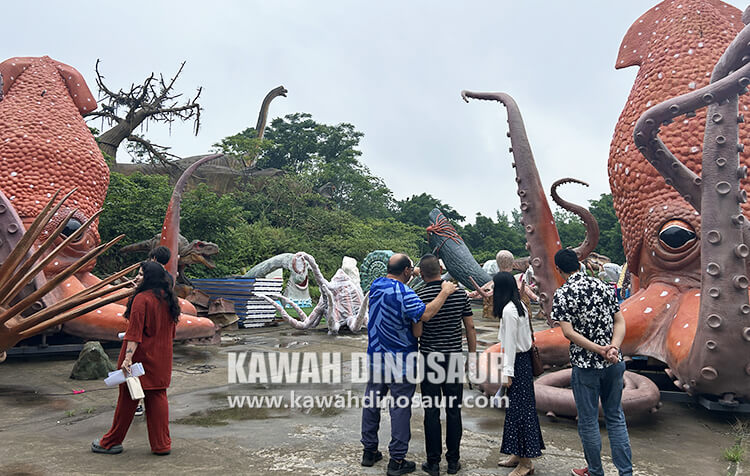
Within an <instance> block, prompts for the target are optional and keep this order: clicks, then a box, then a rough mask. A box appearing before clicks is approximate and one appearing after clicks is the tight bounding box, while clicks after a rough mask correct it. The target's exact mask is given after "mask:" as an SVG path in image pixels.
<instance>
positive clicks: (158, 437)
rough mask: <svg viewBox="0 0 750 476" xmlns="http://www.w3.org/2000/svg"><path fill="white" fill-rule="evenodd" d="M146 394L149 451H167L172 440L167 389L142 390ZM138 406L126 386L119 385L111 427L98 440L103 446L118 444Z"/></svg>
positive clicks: (123, 436) (109, 446) (125, 433)
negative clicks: (118, 394)
mask: <svg viewBox="0 0 750 476" xmlns="http://www.w3.org/2000/svg"><path fill="white" fill-rule="evenodd" d="M143 393H144V394H145V395H146V398H145V399H144V400H145V403H146V425H147V427H148V441H149V443H150V444H151V451H154V452H157V453H163V452H165V451H169V450H170V449H171V447H172V440H171V439H170V438H169V403H168V402H167V390H166V389H160V390H144V391H143ZM137 406H138V400H133V399H131V398H130V392H128V386H127V385H125V384H122V385H120V396H119V398H118V399H117V409H116V410H115V418H114V421H113V422H112V428H111V429H110V430H109V431H108V432H107V434H106V435H104V436H103V437H102V438H101V440H100V441H99V445H100V446H101V447H103V448H111V447H112V446H114V445H119V444H121V443H122V441H123V440H124V439H125V435H127V434H128V430H129V429H130V424H131V423H132V422H133V416H135V407H137Z"/></svg>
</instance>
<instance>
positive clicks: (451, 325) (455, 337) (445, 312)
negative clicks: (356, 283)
mask: <svg viewBox="0 0 750 476" xmlns="http://www.w3.org/2000/svg"><path fill="white" fill-rule="evenodd" d="M419 267H420V270H421V274H422V279H423V280H424V281H425V283H426V284H425V286H424V287H423V288H422V289H421V290H420V291H419V292H417V295H418V296H419V298H420V299H421V300H422V301H423V302H424V303H425V304H428V303H430V302H431V301H432V300H433V299H435V298H436V297H437V296H438V294H440V289H441V285H442V282H443V281H442V279H441V278H440V261H439V260H438V258H437V257H436V256H435V255H431V254H427V255H424V256H423V257H422V259H421V261H420V263H419ZM462 325H463V327H465V328H466V340H467V342H468V346H469V352H472V353H473V352H476V349H477V335H476V331H475V330H474V319H473V317H472V312H471V306H470V305H469V297H468V296H467V295H466V292H465V291H464V290H462V289H459V290H456V292H454V293H453V294H451V295H450V296H448V299H446V301H445V304H443V307H441V308H440V310H439V311H438V313H437V314H435V316H434V317H433V318H432V319H430V320H429V321H427V322H422V321H420V322H419V323H418V324H416V325H415V326H414V328H413V330H414V335H415V336H416V337H419V351H420V352H421V353H422V355H423V357H424V359H425V363H426V365H425V367H426V369H425V378H424V380H423V381H422V382H421V383H420V389H421V392H422V400H423V404H424V405H423V406H424V434H425V447H426V452H427V462H425V463H423V464H422V469H423V470H424V471H425V472H426V473H428V474H430V475H431V476H438V475H439V474H440V456H441V454H442V446H443V444H442V442H441V441H440V440H441V438H440V437H441V433H442V429H441V427H440V407H441V406H444V407H445V426H446V431H445V444H446V447H447V451H446V452H445V459H446V460H447V462H448V474H456V473H457V472H458V470H459V469H460V468H461V464H460V463H459V461H458V460H459V457H460V454H459V446H460V445H461V433H462V430H463V428H462V425H461V402H462V400H463V389H464V383H463V372H458V373H456V372H455V370H456V369H455V367H456V365H455V364H456V363H460V367H459V368H460V370H463V345H462V340H463V335H462V334H463V333H462V329H461V326H462ZM451 363H453V365H451ZM436 366H439V367H442V369H443V371H444V372H445V373H444V375H439V374H438V373H436V372H434V371H433V370H434V369H435V368H436ZM451 368H452V369H453V370H454V371H453V372H451Z"/></svg>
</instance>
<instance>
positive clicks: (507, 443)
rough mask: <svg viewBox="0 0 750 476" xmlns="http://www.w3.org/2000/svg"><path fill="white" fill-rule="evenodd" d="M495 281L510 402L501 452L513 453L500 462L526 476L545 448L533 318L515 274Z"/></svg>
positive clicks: (513, 475)
mask: <svg viewBox="0 0 750 476" xmlns="http://www.w3.org/2000/svg"><path fill="white" fill-rule="evenodd" d="M493 282H494V288H495V289H494V296H493V300H494V302H493V304H494V306H493V309H494V314H495V316H496V317H499V318H500V333H499V334H498V339H499V340H500V342H501V343H502V348H503V366H502V378H501V382H502V385H503V387H506V388H507V397H508V401H509V403H508V409H507V410H506V412H505V423H504V426H503V442H502V445H501V447H500V452H501V453H503V454H507V455H510V456H509V457H508V458H507V459H505V460H503V461H500V462H499V463H498V465H499V466H504V467H515V469H514V470H513V472H512V473H510V476H525V475H527V474H532V473H533V472H534V465H533V464H532V462H531V459H532V458H538V457H539V456H541V455H542V450H543V449H544V441H543V439H542V430H541V428H540V427H539V418H538V417H537V414H536V399H535V396H534V375H533V373H532V369H531V321H530V320H529V311H528V309H526V307H525V306H524V305H523V303H522V302H521V298H520V296H519V292H518V286H517V285H516V280H515V279H514V278H513V275H512V274H510V273H507V272H500V273H497V274H496V275H495V277H494V278H493Z"/></svg>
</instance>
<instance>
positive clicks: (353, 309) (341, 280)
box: [258, 252, 369, 334]
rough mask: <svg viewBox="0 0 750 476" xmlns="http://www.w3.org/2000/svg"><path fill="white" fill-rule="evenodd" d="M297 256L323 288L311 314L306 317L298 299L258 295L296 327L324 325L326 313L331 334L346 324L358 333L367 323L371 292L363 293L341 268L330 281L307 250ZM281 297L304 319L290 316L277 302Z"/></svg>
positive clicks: (309, 327)
mask: <svg viewBox="0 0 750 476" xmlns="http://www.w3.org/2000/svg"><path fill="white" fill-rule="evenodd" d="M294 256H295V258H296V259H302V260H304V261H305V262H307V264H308V266H309V268H310V270H311V271H312V275H313V278H314V279H315V281H316V282H317V283H318V287H319V288H320V300H319V301H318V304H317V305H316V306H315V308H314V309H313V310H312V312H311V313H310V315H309V316H307V317H304V316H305V312H304V311H303V310H302V309H300V307H299V306H297V304H295V303H294V301H292V300H291V299H289V298H287V297H286V296H282V295H281V294H275V293H268V294H258V296H260V297H262V298H263V299H265V300H266V301H268V302H269V303H271V304H272V305H273V306H274V307H275V308H276V310H277V311H279V313H280V314H281V317H282V318H283V319H284V320H285V321H287V322H288V323H289V324H290V325H292V327H294V328H296V329H311V328H313V327H316V326H317V325H318V324H320V320H321V319H322V318H323V316H325V318H326V322H327V323H328V333H329V334H338V332H339V329H340V328H341V326H343V325H345V326H346V327H348V328H349V330H351V331H352V332H357V331H359V330H360V329H361V328H362V326H364V325H366V324H367V319H368V313H367V301H366V299H367V295H362V290H361V289H360V287H359V285H355V283H354V281H353V280H352V278H351V277H349V275H347V273H346V272H344V270H343V269H341V268H339V270H338V271H336V274H334V275H333V278H331V280H330V281H328V280H327V279H325V278H324V277H323V273H321V272H320V268H319V267H318V264H317V263H316V262H315V258H313V257H312V256H310V255H309V254H307V253H304V252H299V253H297V254H295V255H294ZM368 294H369V293H368ZM277 299H278V300H280V301H282V302H283V303H286V304H288V305H290V306H291V307H292V308H293V309H294V310H295V311H296V312H297V315H299V316H300V318H303V320H299V319H295V318H293V317H292V316H290V315H289V314H288V313H287V312H286V310H285V309H284V307H283V306H282V305H280V304H279V303H278V302H276V300H277Z"/></svg>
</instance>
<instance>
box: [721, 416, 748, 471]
mask: <svg viewBox="0 0 750 476" xmlns="http://www.w3.org/2000/svg"><path fill="white" fill-rule="evenodd" d="M732 433H733V434H734V445H732V446H730V447H729V448H727V449H725V450H724V459H725V460H727V461H731V462H732V463H741V462H742V461H744V460H745V448H744V447H743V446H742V442H743V440H744V439H745V438H747V437H748V436H750V422H747V421H743V420H740V419H739V418H738V419H737V420H736V421H735V423H734V424H733V425H732Z"/></svg>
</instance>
